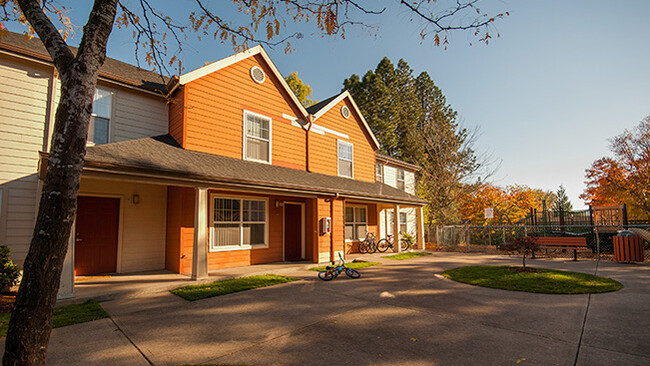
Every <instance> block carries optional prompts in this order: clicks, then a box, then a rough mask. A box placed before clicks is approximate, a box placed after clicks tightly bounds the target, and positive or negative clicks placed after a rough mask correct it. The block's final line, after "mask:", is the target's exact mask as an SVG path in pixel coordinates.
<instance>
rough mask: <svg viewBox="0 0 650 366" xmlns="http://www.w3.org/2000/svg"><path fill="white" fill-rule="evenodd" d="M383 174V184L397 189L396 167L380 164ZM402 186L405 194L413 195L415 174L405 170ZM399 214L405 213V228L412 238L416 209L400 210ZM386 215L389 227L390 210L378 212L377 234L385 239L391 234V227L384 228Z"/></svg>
mask: <svg viewBox="0 0 650 366" xmlns="http://www.w3.org/2000/svg"><path fill="white" fill-rule="evenodd" d="M382 166H383V173H384V184H387V185H389V186H391V187H397V169H398V168H397V167H394V166H390V165H386V164H382ZM404 185H405V187H406V192H408V193H410V194H413V195H414V194H415V172H413V171H409V170H406V169H405V171H404ZM400 211H401V212H406V227H407V232H408V233H409V234H411V235H413V236H414V237H415V236H416V234H417V218H416V209H415V208H402V209H400ZM386 215H388V220H389V226H390V225H391V224H390V221H391V217H392V211H391V210H381V211H380V212H379V233H380V235H381V237H382V238H385V237H386V235H387V233H390V234H392V231H393V230H392V227H389V228H386Z"/></svg>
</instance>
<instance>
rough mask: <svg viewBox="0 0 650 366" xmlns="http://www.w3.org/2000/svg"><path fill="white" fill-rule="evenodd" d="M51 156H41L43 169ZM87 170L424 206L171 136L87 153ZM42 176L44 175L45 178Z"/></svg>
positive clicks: (392, 192)
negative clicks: (188, 145) (194, 146)
mask: <svg viewBox="0 0 650 366" xmlns="http://www.w3.org/2000/svg"><path fill="white" fill-rule="evenodd" d="M47 157H48V155H47V154H46V153H41V160H42V161H41V164H40V167H41V169H44V167H46V166H47V164H46V163H45V162H46V160H47ZM84 171H86V172H92V171H111V172H116V173H128V174H133V175H137V174H146V175H147V176H150V177H151V176H156V177H159V178H170V179H174V180H175V181H183V180H185V181H187V182H192V185H198V184H197V181H200V182H204V184H218V185H228V184H231V185H233V186H237V185H240V186H241V185H245V186H246V187H250V188H259V189H265V188H266V189H273V190H278V189H281V190H286V191H288V192H290V191H294V190H295V191H300V192H303V193H311V194H326V195H333V194H339V195H340V196H342V197H350V198H358V199H368V200H372V201H379V202H385V203H389V202H390V203H393V202H394V203H408V204H412V205H417V206H421V205H424V204H426V201H424V200H423V199H421V198H419V197H417V196H414V195H411V194H409V193H406V192H404V191H401V190H398V189H396V188H393V187H390V186H388V185H385V184H382V183H374V182H372V183H371V182H363V181H358V180H353V179H348V178H341V177H336V176H330V175H325V174H318V173H311V172H306V171H302V170H297V169H289V168H284V167H279V166H273V165H269V164H263V163H256V162H251V161H246V160H241V159H234V158H229V157H225V156H219V155H213V154H207V153H202V152H197V151H191V150H186V149H183V148H181V147H180V145H179V144H178V143H177V142H176V141H175V140H174V138H173V137H171V136H170V135H162V136H156V137H148V138H143V139H137V140H129V141H123V142H116V143H111V144H106V145H99V146H92V147H89V148H88V149H87V153H86V158H85V163H84ZM40 173H41V174H39V175H40V176H43V175H42V173H43V172H40Z"/></svg>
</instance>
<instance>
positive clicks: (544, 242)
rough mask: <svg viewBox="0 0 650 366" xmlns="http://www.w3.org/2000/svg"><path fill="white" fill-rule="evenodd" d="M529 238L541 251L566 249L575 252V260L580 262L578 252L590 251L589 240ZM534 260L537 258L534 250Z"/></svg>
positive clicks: (567, 237) (564, 237)
mask: <svg viewBox="0 0 650 366" xmlns="http://www.w3.org/2000/svg"><path fill="white" fill-rule="evenodd" d="M528 238H530V239H532V240H533V241H534V242H535V243H537V245H539V248H540V249H547V253H548V249H566V250H573V260H574V261H577V260H578V250H580V251H587V250H590V249H589V248H588V247H587V239H585V238H576V237H569V236H550V237H537V236H529V237H528ZM533 258H535V251H534V250H533Z"/></svg>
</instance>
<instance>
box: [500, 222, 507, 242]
mask: <svg viewBox="0 0 650 366" xmlns="http://www.w3.org/2000/svg"><path fill="white" fill-rule="evenodd" d="M501 234H502V236H503V243H502V244H503V245H505V244H506V227H505V226H504V227H502V228H501Z"/></svg>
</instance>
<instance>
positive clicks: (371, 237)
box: [359, 232, 377, 254]
mask: <svg viewBox="0 0 650 366" xmlns="http://www.w3.org/2000/svg"><path fill="white" fill-rule="evenodd" d="M359 252H360V253H362V254H372V253H375V252H377V239H376V238H375V234H373V233H371V232H367V233H366V238H365V239H363V241H362V242H360V243H359Z"/></svg>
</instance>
